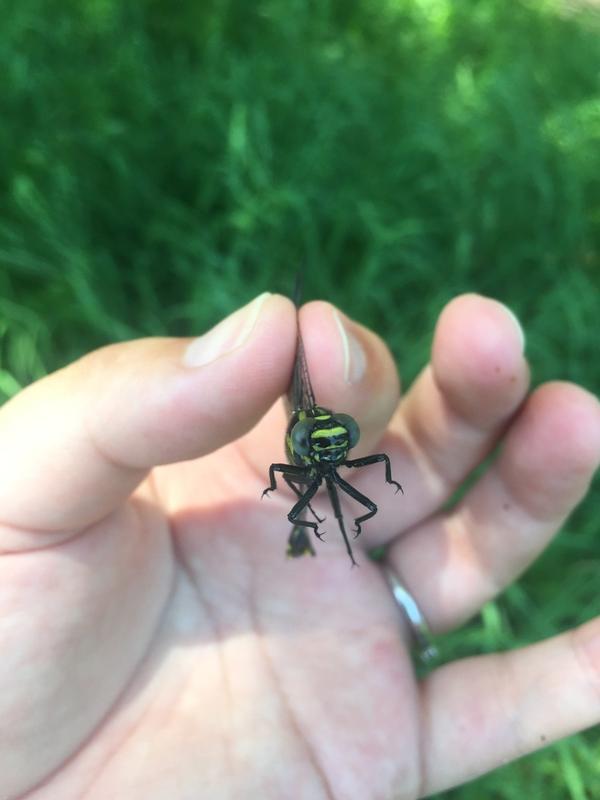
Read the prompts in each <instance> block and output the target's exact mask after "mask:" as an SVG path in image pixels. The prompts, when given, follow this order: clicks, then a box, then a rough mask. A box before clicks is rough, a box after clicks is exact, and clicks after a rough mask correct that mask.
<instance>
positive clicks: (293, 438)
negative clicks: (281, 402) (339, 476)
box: [286, 406, 360, 471]
mask: <svg viewBox="0 0 600 800" xmlns="http://www.w3.org/2000/svg"><path fill="white" fill-rule="evenodd" d="M359 437H360V431H359V428H358V425H357V424H356V421H355V420H354V419H353V418H352V417H351V416H350V415H349V414H334V413H333V412H332V411H330V410H329V409H327V408H322V407H321V406H314V407H313V408H311V409H309V410H304V409H301V410H298V411H295V412H294V413H293V414H292V418H291V420H290V424H289V425H288V429H287V433H286V449H287V454H288V459H289V461H290V463H291V464H297V465H298V466H305V467H314V468H315V469H316V471H325V470H327V468H328V467H331V466H337V465H339V464H341V463H342V462H343V461H345V460H346V458H347V455H348V451H349V450H351V449H352V448H353V447H354V446H355V445H356V443H357V442H358V439H359Z"/></svg>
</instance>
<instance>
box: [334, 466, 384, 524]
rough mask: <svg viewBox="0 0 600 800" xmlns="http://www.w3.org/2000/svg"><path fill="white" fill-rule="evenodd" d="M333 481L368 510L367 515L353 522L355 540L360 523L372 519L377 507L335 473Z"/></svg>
mask: <svg viewBox="0 0 600 800" xmlns="http://www.w3.org/2000/svg"><path fill="white" fill-rule="evenodd" d="M333 480H334V481H335V482H336V483H337V485H338V486H339V487H340V489H341V490H342V491H343V492H345V493H346V494H347V495H349V496H350V497H352V498H353V499H354V500H356V502H357V503H360V504H361V505H362V506H365V508H368V509H369V513H368V514H363V516H362V517H357V518H356V519H355V520H354V524H355V525H356V528H355V529H354V538H355V539H356V538H357V536H359V535H360V532H361V527H360V523H361V522H365V521H366V520H368V519H371V517H374V516H375V514H376V513H377V506H376V505H375V503H374V502H373V501H372V500H369V498H368V497H365V495H364V494H362V493H361V492H359V491H358V489H355V488H354V486H351V485H350V484H349V483H348V482H347V481H345V480H344V479H343V478H341V477H340V476H339V475H338V473H337V472H334V473H333Z"/></svg>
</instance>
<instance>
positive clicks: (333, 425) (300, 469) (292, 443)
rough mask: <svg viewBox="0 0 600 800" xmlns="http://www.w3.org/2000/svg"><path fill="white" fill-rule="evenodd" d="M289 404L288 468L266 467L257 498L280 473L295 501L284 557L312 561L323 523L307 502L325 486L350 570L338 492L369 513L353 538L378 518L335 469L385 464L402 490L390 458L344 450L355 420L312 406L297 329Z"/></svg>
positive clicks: (356, 432)
mask: <svg viewBox="0 0 600 800" xmlns="http://www.w3.org/2000/svg"><path fill="white" fill-rule="evenodd" d="M299 294H300V292H299V285H298V284H297V286H296V293H295V295H296V296H295V303H296V308H298V306H299ZM288 400H289V404H290V407H291V417H290V422H289V425H288V427H287V431H286V435H285V448H286V455H287V458H288V463H287V464H271V466H270V467H269V480H270V484H269V486H268V487H267V488H266V489H265V490H264V492H263V493H262V496H263V497H264V496H265V495H267V494H268V493H269V492H272V491H274V490H275V489H276V488H277V481H276V478H275V475H276V473H280V474H281V476H282V477H283V479H284V481H285V482H286V483H287V485H288V486H289V487H290V489H291V490H292V491H293V492H294V494H295V495H296V496H297V497H298V500H297V502H296V503H295V505H294V506H293V508H292V509H291V510H290V512H289V513H288V515H287V516H288V519H289V521H290V522H291V523H292V525H293V528H292V531H291V533H290V536H289V539H288V549H287V553H288V555H289V556H292V557H297V556H301V555H305V554H310V555H313V556H314V555H315V551H314V548H313V546H312V544H311V542H310V539H309V537H308V535H307V529H312V530H313V531H314V533H315V535H316V536H317V538H319V539H322V537H323V534H322V533H321V532H319V523H321V522H323V521H324V520H323V519H322V518H321V517H319V516H318V515H317V514H316V513H315V511H314V510H313V508H312V506H311V500H312V499H313V497H314V496H315V495H316V493H317V491H318V490H319V488H320V487H321V485H322V484H323V482H324V483H325V486H326V488H327V493H328V495H329V499H330V502H331V505H332V508H333V511H334V514H335V517H336V519H337V521H338V526H339V529H340V532H341V534H342V537H343V539H344V543H345V545H346V551H347V553H348V555H349V557H350V560H351V562H352V566H357V563H356V560H355V558H354V554H353V552H352V547H351V545H350V540H349V538H348V533H347V531H346V528H345V525H344V516H343V514H342V507H341V504H340V498H339V494H338V490H339V491H341V492H344V493H345V494H347V495H349V496H350V497H352V498H353V499H354V500H356V502H357V503H360V504H361V505H362V506H364V507H365V508H366V509H368V510H367V513H366V514H363V515H362V516H359V517H357V518H356V519H355V520H354V525H355V528H354V538H356V537H357V536H358V535H359V534H360V532H361V523H363V522H365V521H366V520H368V519H371V517H373V516H374V515H375V514H376V513H377V506H376V505H375V503H374V502H373V501H372V500H370V499H369V498H368V497H366V496H365V495H364V494H362V493H361V492H359V491H358V490H357V489H355V488H354V486H352V485H351V484H349V483H348V482H347V481H345V480H344V478H342V477H341V475H340V474H339V473H338V468H339V467H342V466H343V467H353V468H354V467H366V466H368V465H369V464H376V463H379V462H383V463H384V464H385V480H386V482H387V483H390V484H392V485H393V486H395V487H396V492H398V491H402V487H401V486H400V484H399V483H398V482H397V481H395V480H393V479H392V469H391V466H390V459H389V458H388V456H387V455H386V454H385V453H376V454H375V455H371V456H366V457H364V458H354V459H349V458H348V453H349V451H350V450H351V449H352V448H353V447H355V446H356V444H357V443H358V440H359V437H360V429H359V427H358V424H357V422H356V420H355V419H354V418H353V417H351V416H350V415H349V414H338V413H337V412H334V411H331V410H330V409H327V408H323V407H322V406H319V405H317V402H316V400H315V396H314V392H313V388H312V384H311V381H310V375H309V372H308V365H307V363H306V353H305V351H304V343H303V341H302V336H301V335H300V327H299V326H298V340H297V348H296V360H295V363H294V371H293V373H292V380H291V384H290V389H289V392H288ZM301 487H303V489H304V490H302V488H301ZM307 511H309V512H310V513H311V514H312V516H313V517H314V519H315V520H316V521H315V522H313V521H311V520H308V519H305V515H306V512H307Z"/></svg>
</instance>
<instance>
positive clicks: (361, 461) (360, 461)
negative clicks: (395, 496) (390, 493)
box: [344, 453, 404, 494]
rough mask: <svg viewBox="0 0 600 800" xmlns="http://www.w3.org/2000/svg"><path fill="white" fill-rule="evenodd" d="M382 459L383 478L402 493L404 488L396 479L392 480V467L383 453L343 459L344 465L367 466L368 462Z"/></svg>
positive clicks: (376, 461)
mask: <svg viewBox="0 0 600 800" xmlns="http://www.w3.org/2000/svg"><path fill="white" fill-rule="evenodd" d="M380 461H383V462H384V463H385V480H386V483H391V484H392V485H393V486H395V487H396V492H399V491H400V492H402V494H404V489H403V488H402V486H400V484H399V483H398V481H395V480H393V478H392V467H391V464H390V459H389V458H388V456H386V454H385V453H376V454H375V455H373V456H365V457H364V458H352V459H350V461H344V466H345V467H367V466H368V465H369V464H377V463H378V462H380Z"/></svg>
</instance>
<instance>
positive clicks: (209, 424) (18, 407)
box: [0, 294, 296, 549]
mask: <svg viewBox="0 0 600 800" xmlns="http://www.w3.org/2000/svg"><path fill="white" fill-rule="evenodd" d="M274 330H275V331H277V336H276V337H274V336H273V331H274ZM295 336H296V323H295V311H294V308H293V305H292V304H291V302H290V301H289V300H287V299H285V298H284V297H281V296H277V295H268V294H267V295H261V296H260V297H258V298H257V299H256V300H254V301H253V303H250V304H249V305H248V306H245V307H244V308H242V309H240V310H238V311H237V312H235V313H234V314H232V315H231V316H230V317H228V318H227V319H226V320H224V321H223V322H222V323H220V324H219V325H218V326H216V328H214V329H213V330H212V331H210V332H209V333H207V334H206V335H204V336H202V337H200V338H199V339H196V340H189V339H141V340H137V341H134V342H126V343H122V344H117V345H111V346H109V347H106V348H102V349H101V350H98V351H95V352H93V353H90V354H89V355H87V356H84V357H83V358H82V359H80V360H79V361H77V362H75V363H73V364H71V365H69V366H68V367H66V368H64V369H62V370H59V371H58V372H56V373H53V374H52V375H49V376H48V377H46V378H44V379H42V380H40V381H38V382H37V383H35V384H32V385H31V386H30V387H28V388H27V389H26V390H24V391H23V392H21V393H19V394H18V395H16V396H15V397H14V398H13V399H12V400H11V401H10V402H9V403H7V404H6V405H5V406H4V407H3V408H2V409H1V410H0V452H1V453H2V460H1V462H0V519H1V520H2V523H3V525H4V529H3V531H2V533H1V534H0V549H12V548H13V547H14V548H16V549H19V548H20V547H22V546H27V545H23V538H22V536H20V534H19V531H15V530H12V531H11V530H10V529H11V528H12V529H14V528H18V529H25V531H30V530H32V529H33V531H34V532H38V533H42V532H58V531H62V532H65V531H66V532H67V533H68V532H69V531H72V530H76V529H79V528H81V527H84V526H87V525H90V524H92V523H93V522H95V521H97V520H98V519H100V518H102V517H103V516H104V515H106V514H108V513H109V512H110V511H111V510H113V509H114V508H115V507H116V506H117V505H118V504H119V503H121V502H122V501H123V500H124V499H125V498H126V497H127V496H128V495H129V494H130V493H131V491H132V490H133V489H134V488H135V487H136V486H137V485H138V483H139V482H140V481H141V480H142V479H143V477H144V476H145V475H146V473H147V472H148V470H149V469H150V468H151V467H153V466H155V465H158V464H164V463H170V462H175V461H180V460H184V459H191V458H195V457H198V456H201V455H204V454H206V453H208V452H211V451H212V450H214V449H216V448H218V447H221V446H223V445H224V444H225V443H227V442H228V441H231V440H232V439H235V438H237V437H238V436H240V435H241V434H242V433H244V432H245V431H247V430H248V429H249V428H251V427H252V426H253V425H254V424H255V423H256V421H257V420H258V419H259V418H260V417H261V416H262V414H264V412H265V410H266V409H267V408H268V407H269V406H270V405H272V403H273V402H274V401H275V399H276V398H277V397H278V396H279V395H280V394H281V393H282V392H283V391H285V387H286V384H287V380H288V377H289V365H290V364H291V362H292V359H293V352H294V348H295ZM240 386H244V392H243V393H242V392H240V391H239V387H240ZM28 546H31V542H30V543H29V545H28Z"/></svg>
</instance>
